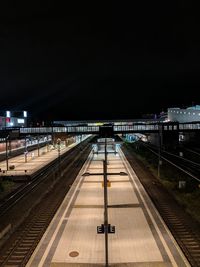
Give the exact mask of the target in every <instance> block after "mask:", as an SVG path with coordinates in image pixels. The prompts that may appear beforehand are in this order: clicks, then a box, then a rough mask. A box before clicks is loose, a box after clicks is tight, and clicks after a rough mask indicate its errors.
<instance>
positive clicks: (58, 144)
mask: <svg viewBox="0 0 200 267" xmlns="http://www.w3.org/2000/svg"><path fill="white" fill-rule="evenodd" d="M60 143H61V139H60V138H58V139H57V148H58V175H59V176H60Z"/></svg>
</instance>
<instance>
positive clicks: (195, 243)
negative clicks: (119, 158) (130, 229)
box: [123, 148, 200, 267]
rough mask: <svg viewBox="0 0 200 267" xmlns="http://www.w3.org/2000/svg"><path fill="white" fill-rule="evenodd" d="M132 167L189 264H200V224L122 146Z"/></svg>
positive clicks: (195, 265) (130, 152) (197, 265)
mask: <svg viewBox="0 0 200 267" xmlns="http://www.w3.org/2000/svg"><path fill="white" fill-rule="evenodd" d="M123 152H124V153H125V156H126V157H127V159H128V161H129V163H130V164H131V166H132V168H133V169H134V171H135V172H136V174H137V176H138V178H139V179H140V181H141V183H142V184H143V186H144V188H145V190H146V191H147V193H148V195H149V196H150V198H151V200H152V201H153V203H154V205H155V206H156V208H157V210H158V211H159V213H160V215H161V216H162V218H163V220H164V221H165V223H166V225H167V226H168V228H169V229H170V231H171V233H172V235H173V236H174V238H175V239H176V241H177V243H178V244H179V246H180V247H181V249H182V251H183V253H184V254H185V256H186V257H187V259H188V261H189V262H190V264H191V266H193V267H199V266H200V226H199V223H197V222H196V221H194V220H192V218H191V217H190V216H189V215H188V214H187V213H186V212H185V211H184V210H183V208H182V207H180V206H179V205H178V203H177V202H176V200H175V199H174V197H173V196H172V195H171V194H170V193H169V192H168V191H167V190H166V189H165V188H164V187H163V186H162V184H161V183H160V182H159V180H158V179H157V178H155V177H154V176H153V175H152V174H151V173H150V172H149V170H148V169H147V168H146V167H145V166H144V165H143V163H141V162H140V161H139V160H137V159H136V158H135V157H134V155H133V153H132V151H131V150H129V149H128V148H123Z"/></svg>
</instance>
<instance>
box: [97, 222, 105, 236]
mask: <svg viewBox="0 0 200 267" xmlns="http://www.w3.org/2000/svg"><path fill="white" fill-rule="evenodd" d="M104 232H105V231H104V225H103V224H102V225H100V226H97V234H104Z"/></svg>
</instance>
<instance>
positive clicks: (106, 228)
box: [82, 138, 128, 267]
mask: <svg viewBox="0 0 200 267" xmlns="http://www.w3.org/2000/svg"><path fill="white" fill-rule="evenodd" d="M90 175H93V176H96V175H103V185H104V224H102V225H101V226H97V233H98V234H103V233H104V234H105V267H108V266H109V265H108V234H114V233H115V226H112V225H110V224H109V223H108V192H107V188H108V186H107V182H108V181H107V176H108V175H122V176H124V175H128V174H127V173H125V172H118V173H108V172H107V140H106V138H105V160H103V173H89V172H85V173H83V174H82V176H90Z"/></svg>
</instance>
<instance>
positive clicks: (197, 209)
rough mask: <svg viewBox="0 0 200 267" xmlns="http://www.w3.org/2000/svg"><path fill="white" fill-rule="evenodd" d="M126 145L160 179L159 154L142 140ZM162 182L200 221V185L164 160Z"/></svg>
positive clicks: (161, 168)
mask: <svg viewBox="0 0 200 267" xmlns="http://www.w3.org/2000/svg"><path fill="white" fill-rule="evenodd" d="M125 146H126V147H127V148H128V149H129V150H131V151H132V153H134V155H135V156H136V157H137V158H138V159H139V160H141V161H142V162H143V163H144V164H145V165H146V167H147V168H148V169H149V171H150V172H151V173H152V174H153V175H154V176H155V177H157V179H158V156H157V155H155V154H153V153H152V152H151V151H149V150H148V149H147V148H146V147H144V146H143V145H142V143H140V142H135V143H125ZM159 180H160V182H161V183H162V184H163V186H165V187H166V188H167V189H168V191H170V193H172V194H173V195H174V197H175V198H176V200H177V201H178V202H179V204H180V205H182V206H183V207H184V209H185V210H186V211H187V212H188V213H189V214H191V216H192V217H193V218H194V219H196V220H198V221H199V222H200V185H199V183H198V182H197V181H196V180H194V179H193V178H191V177H190V176H189V175H187V174H185V173H183V172H182V171H180V170H178V169H177V168H176V167H174V166H172V165H171V164H169V163H167V162H166V161H164V160H162V165H160V179H159Z"/></svg>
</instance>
